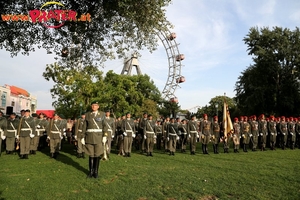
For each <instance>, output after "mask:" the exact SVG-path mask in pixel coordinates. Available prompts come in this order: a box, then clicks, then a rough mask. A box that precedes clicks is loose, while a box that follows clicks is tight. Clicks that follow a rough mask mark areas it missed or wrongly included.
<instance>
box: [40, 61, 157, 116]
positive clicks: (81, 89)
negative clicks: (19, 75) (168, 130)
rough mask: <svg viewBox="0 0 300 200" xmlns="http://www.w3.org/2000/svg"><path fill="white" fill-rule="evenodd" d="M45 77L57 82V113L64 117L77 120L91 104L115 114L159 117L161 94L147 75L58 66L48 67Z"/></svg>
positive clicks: (55, 106)
mask: <svg viewBox="0 0 300 200" xmlns="http://www.w3.org/2000/svg"><path fill="white" fill-rule="evenodd" d="M43 76H44V78H45V79H46V80H48V81H49V80H52V81H54V83H55V84H54V86H53V88H52V89H51V91H50V92H51V95H52V97H53V98H54V102H53V106H54V108H55V109H56V111H57V113H60V114H62V115H63V116H65V117H77V116H78V115H79V113H80V110H81V111H86V110H87V109H89V105H90V103H91V102H92V101H94V100H97V101H99V103H100V109H101V110H104V109H110V110H111V112H114V114H115V115H121V114H123V113H125V112H131V113H132V115H133V116H134V115H135V116H141V115H142V113H143V112H145V111H147V112H151V113H152V114H153V115H154V116H158V111H157V103H158V102H160V92H159V90H158V89H157V87H156V86H155V85H154V83H153V81H151V80H150V77H149V76H148V75H135V76H127V75H118V74H115V73H113V72H112V71H109V72H107V73H106V75H105V77H104V76H103V72H102V71H100V70H98V68H97V67H94V66H86V67H80V68H72V67H67V66H60V65H58V64H57V63H54V64H52V65H47V67H46V70H45V72H44V73H43Z"/></svg>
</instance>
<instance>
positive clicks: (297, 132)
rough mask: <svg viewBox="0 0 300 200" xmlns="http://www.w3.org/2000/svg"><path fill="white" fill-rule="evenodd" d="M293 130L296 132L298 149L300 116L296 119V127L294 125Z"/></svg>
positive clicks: (299, 145) (299, 144) (299, 142)
mask: <svg viewBox="0 0 300 200" xmlns="http://www.w3.org/2000/svg"><path fill="white" fill-rule="evenodd" d="M295 129H296V130H295V132H296V145H295V146H297V147H298V148H299V149H300V117H299V118H298V120H297V123H296V127H295Z"/></svg>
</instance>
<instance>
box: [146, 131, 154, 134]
mask: <svg viewBox="0 0 300 200" xmlns="http://www.w3.org/2000/svg"><path fill="white" fill-rule="evenodd" d="M146 133H149V134H154V132H151V131H146Z"/></svg>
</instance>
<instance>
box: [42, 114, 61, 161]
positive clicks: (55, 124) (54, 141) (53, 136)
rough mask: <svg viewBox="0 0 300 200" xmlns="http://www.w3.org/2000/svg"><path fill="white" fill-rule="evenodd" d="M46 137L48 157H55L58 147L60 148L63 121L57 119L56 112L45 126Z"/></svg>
mask: <svg viewBox="0 0 300 200" xmlns="http://www.w3.org/2000/svg"><path fill="white" fill-rule="evenodd" d="M46 130H47V134H48V136H47V139H48V140H49V145H50V158H55V159H56V158H57V156H58V154H59V151H60V148H61V140H62V138H63V136H62V130H63V122H62V120H59V116H58V114H54V116H53V119H51V120H50V123H48V125H47V127H46Z"/></svg>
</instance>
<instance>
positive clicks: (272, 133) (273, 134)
mask: <svg viewBox="0 0 300 200" xmlns="http://www.w3.org/2000/svg"><path fill="white" fill-rule="evenodd" d="M276 126H277V123H276V122H275V121H274V118H271V120H270V121H269V123H268V130H269V133H270V148H271V150H275V145H276V137H277V130H276Z"/></svg>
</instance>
